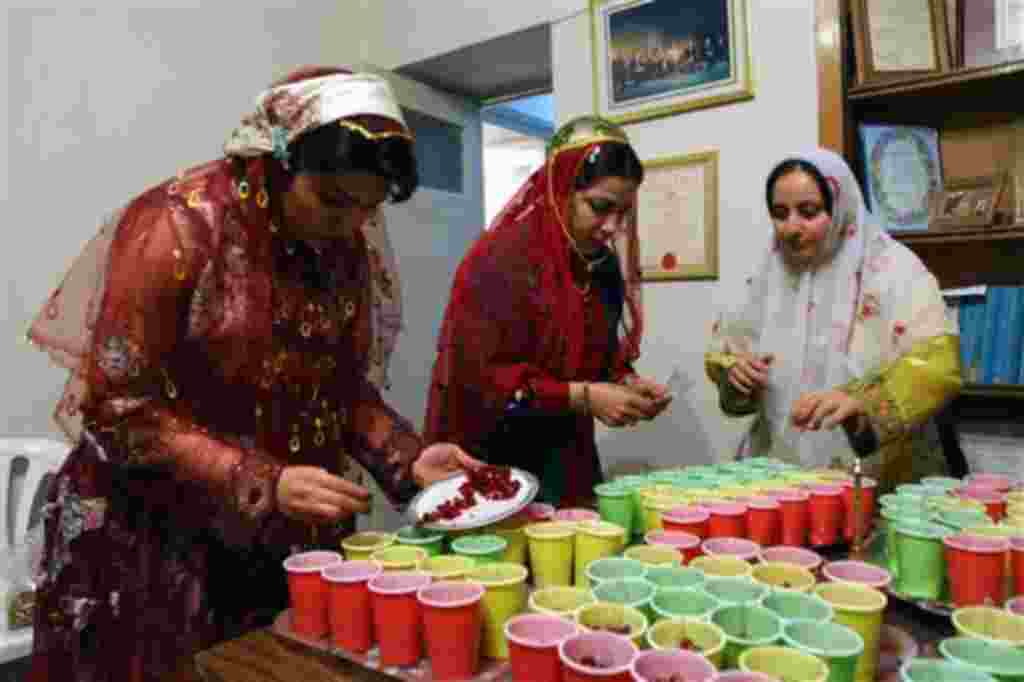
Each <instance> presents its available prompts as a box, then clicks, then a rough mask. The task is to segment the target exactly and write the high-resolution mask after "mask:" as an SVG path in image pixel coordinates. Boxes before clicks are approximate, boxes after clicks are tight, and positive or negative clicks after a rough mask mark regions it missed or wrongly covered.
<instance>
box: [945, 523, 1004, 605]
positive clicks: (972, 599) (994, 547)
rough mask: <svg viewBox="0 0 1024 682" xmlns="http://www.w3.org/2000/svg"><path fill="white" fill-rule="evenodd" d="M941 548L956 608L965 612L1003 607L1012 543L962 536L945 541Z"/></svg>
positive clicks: (968, 535)
mask: <svg viewBox="0 0 1024 682" xmlns="http://www.w3.org/2000/svg"><path fill="white" fill-rule="evenodd" d="M942 544H943V545H944V546H945V554H946V575H947V576H948V579H949V594H950V596H951V597H952V598H953V603H954V604H956V605H957V606H958V607H961V608H962V607H965V606H986V605H990V604H1002V603H1003V601H1004V600H1005V599H1006V557H1007V555H1008V553H1009V551H1010V541H1009V539H1007V538H990V537H981V536H978V535H970V534H961V535H951V536H949V537H947V538H943V540H942Z"/></svg>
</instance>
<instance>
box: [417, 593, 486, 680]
mask: <svg viewBox="0 0 1024 682" xmlns="http://www.w3.org/2000/svg"><path fill="white" fill-rule="evenodd" d="M484 592H485V589H484V586H483V585H481V584H480V583H473V582H437V583H433V584H431V585H427V586H426V587H421V588H420V589H419V591H418V592H417V593H416V600H417V601H418V602H419V605H420V613H421V614H422V616H423V636H424V639H425V640H426V644H427V656H428V657H429V658H430V669H431V674H432V677H433V679H435V680H438V682H440V681H441V680H467V679H471V678H473V677H475V676H476V674H477V671H478V670H479V668H480V640H481V638H482V637H483V625H484V619H483V613H482V612H481V611H480V600H481V599H483V596H484Z"/></svg>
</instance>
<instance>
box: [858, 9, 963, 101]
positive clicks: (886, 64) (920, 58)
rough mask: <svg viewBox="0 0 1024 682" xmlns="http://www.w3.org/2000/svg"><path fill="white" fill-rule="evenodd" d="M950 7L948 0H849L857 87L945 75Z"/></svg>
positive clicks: (950, 55)
mask: <svg viewBox="0 0 1024 682" xmlns="http://www.w3.org/2000/svg"><path fill="white" fill-rule="evenodd" d="M948 6H949V4H948V2H947V0H851V3H850V10H851V15H852V19H853V35H854V42H855V50H856V53H857V77H858V80H859V81H860V83H861V84H862V85H868V84H874V83H879V82H888V81H893V80H899V79H901V78H908V77H912V76H923V75H928V74H936V73H943V72H945V71H948V70H949V69H950V68H951V67H950V64H951V59H952V54H951V52H950V46H949V38H950V24H949V22H948V21H947V16H946V9H947V7H948Z"/></svg>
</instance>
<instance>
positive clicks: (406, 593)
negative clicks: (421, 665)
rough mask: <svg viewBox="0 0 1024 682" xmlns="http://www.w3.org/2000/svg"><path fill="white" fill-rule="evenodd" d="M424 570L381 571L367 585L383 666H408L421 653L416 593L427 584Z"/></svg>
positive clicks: (427, 578)
mask: <svg viewBox="0 0 1024 682" xmlns="http://www.w3.org/2000/svg"><path fill="white" fill-rule="evenodd" d="M430 581H431V578H430V575H429V574H427V573H414V572H411V571H395V572H391V573H381V574H380V575H378V576H377V577H376V578H374V579H373V580H371V581H370V582H369V584H368V587H369V589H370V594H371V595H372V599H373V628H374V633H375V634H376V636H377V644H378V646H379V647H380V662H381V663H382V664H383V665H397V666H410V665H414V664H415V663H416V662H417V661H419V660H420V658H421V657H422V656H423V629H422V628H421V627H420V624H421V623H420V621H421V616H420V606H419V601H418V600H417V599H416V593H417V592H418V591H419V589H420V588H421V587H426V586H427V585H429V584H430Z"/></svg>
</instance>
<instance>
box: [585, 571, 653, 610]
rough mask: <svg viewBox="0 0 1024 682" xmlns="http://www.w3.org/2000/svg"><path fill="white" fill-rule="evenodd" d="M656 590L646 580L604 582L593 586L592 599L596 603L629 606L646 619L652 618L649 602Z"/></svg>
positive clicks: (627, 579)
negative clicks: (602, 602) (603, 602)
mask: <svg viewBox="0 0 1024 682" xmlns="http://www.w3.org/2000/svg"><path fill="white" fill-rule="evenodd" d="M656 591H657V589H656V588H655V587H654V585H652V584H651V583H649V582H647V581H646V580H638V579H636V578H626V579H622V580H606V581H604V582H601V583H598V584H597V585H595V586H594V588H593V592H594V598H595V599H597V601H599V602H600V601H605V602H611V603H612V604H622V605H623V606H631V607H633V608H634V609H637V610H638V611H640V612H641V613H643V614H644V615H645V616H647V617H648V618H653V617H654V613H653V611H651V600H653V599H654V593H655V592H656Z"/></svg>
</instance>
